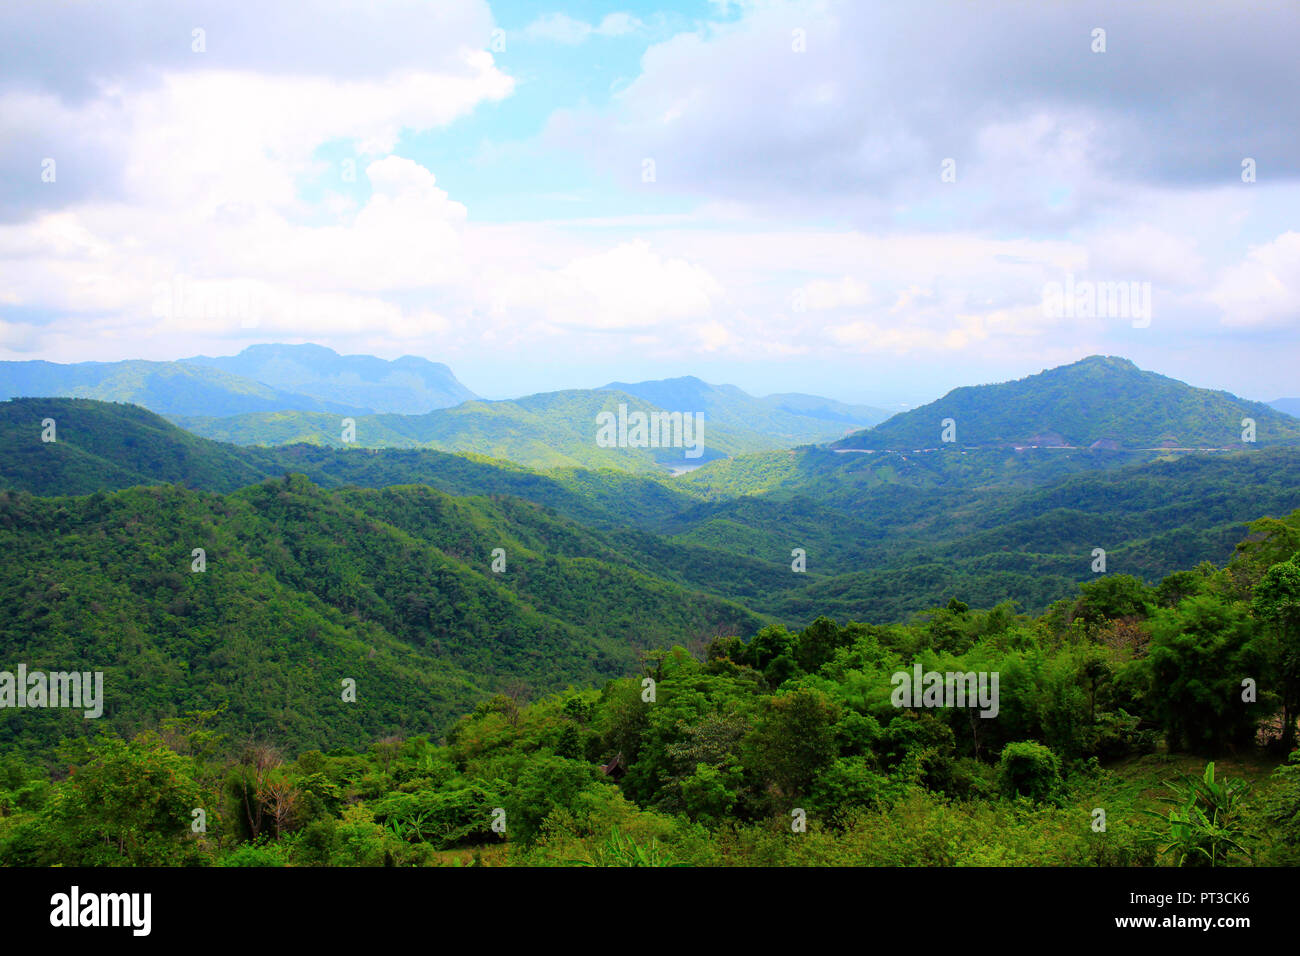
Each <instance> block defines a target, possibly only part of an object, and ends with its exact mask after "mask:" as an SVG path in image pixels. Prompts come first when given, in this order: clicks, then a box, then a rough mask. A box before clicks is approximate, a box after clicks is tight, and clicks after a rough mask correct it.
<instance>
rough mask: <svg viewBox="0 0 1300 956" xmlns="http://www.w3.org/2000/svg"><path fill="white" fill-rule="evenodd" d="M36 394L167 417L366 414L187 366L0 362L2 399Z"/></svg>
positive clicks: (329, 400) (327, 399) (226, 373)
mask: <svg viewBox="0 0 1300 956" xmlns="http://www.w3.org/2000/svg"><path fill="white" fill-rule="evenodd" d="M35 395H58V396H63V397H71V398H95V399H99V400H101V401H105V402H130V403H132V404H134V405H143V406H144V407H145V408H149V409H152V410H153V411H155V412H158V413H159V414H164V415H239V414H243V413H245V412H265V411H276V410H282V409H287V410H296V411H308V412H331V413H337V414H355V413H357V412H359V411H361V410H362V409H359V408H357V407H355V406H352V405H349V404H347V403H345V402H342V401H338V400H335V399H332V398H330V397H328V396H325V397H320V398H316V397H312V396H309V395H303V394H299V393H296V392H293V391H287V390H284V389H281V388H277V387H274V386H272V385H267V384H265V383H263V382H261V381H255V380H253V379H251V378H246V377H244V376H241V375H237V374H234V373H232V372H229V371H223V370H221V369H219V368H207V367H204V366H201V365H191V364H187V363H185V362H145V361H127V362H78V363H76V364H73V365H59V364H56V363H54V362H0V399H8V398H20V397H24V396H35Z"/></svg>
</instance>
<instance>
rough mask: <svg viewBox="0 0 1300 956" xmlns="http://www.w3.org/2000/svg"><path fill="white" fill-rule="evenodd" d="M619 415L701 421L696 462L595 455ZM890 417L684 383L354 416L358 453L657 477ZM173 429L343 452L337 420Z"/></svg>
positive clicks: (311, 417) (188, 422)
mask: <svg viewBox="0 0 1300 956" xmlns="http://www.w3.org/2000/svg"><path fill="white" fill-rule="evenodd" d="M625 389H626V390H625ZM621 405H623V406H626V408H627V411H628V413H629V415H630V414H631V413H634V412H641V413H643V414H646V415H650V414H653V413H654V412H658V411H666V412H669V413H675V412H681V413H683V414H686V415H695V414H697V413H698V414H701V415H703V421H704V428H703V437H704V442H703V448H702V449H701V453H700V455H699V456H688V455H686V454H685V448H684V447H671V448H634V447H615V448H608V447H601V446H600V445H598V444H597V442H596V432H597V424H596V416H597V415H598V414H600V413H601V412H611V413H614V414H617V413H618V409H619V407H620V406H621ZM886 414H887V413H885V412H883V411H880V410H879V409H872V408H867V407H866V406H859V405H845V404H843V403H840V402H835V401H832V400H830V399H826V398H818V397H816V396H812V395H772V396H768V397H767V398H754V397H753V396H751V395H748V394H746V393H745V392H743V391H741V390H740V389H738V388H736V387H734V386H731V385H709V384H708V383H706V382H703V381H701V380H700V379H698V378H693V377H687V378H679V379H667V380H664V381H660V382H641V383H639V384H636V385H628V386H624V387H620V386H619V385H618V383H613V384H610V385H607V386H605V387H604V388H600V389H567V390H564V391H558V392H542V393H539V394H537V395H526V396H524V397H523V398H518V399H513V400H510V401H496V402H490V401H482V400H478V401H467V402H464V403H462V404H460V405H457V406H455V407H454V408H445V409H437V410H434V411H432V412H429V413H427V414H424V415H367V416H360V417H356V444H357V445H359V446H361V447H364V448H432V449H438V450H441V451H450V452H470V453H474V454H480V455H487V456H490V457H492V458H500V459H505V460H508V461H512V462H515V463H517V464H520V465H524V466H526V467H529V468H563V467H584V468H618V469H621V470H623V471H631V472H661V471H663V470H665V469H677V468H690V467H693V466H698V465H702V464H704V463H705V462H708V461H712V460H714V459H717V458H723V457H727V456H731V455H738V454H743V453H745V452H753V451H764V450H770V449H777V448H788V447H791V446H793V445H803V444H812V443H816V442H824V441H828V440H830V439H832V438H836V437H839V436H840V435H843V434H844V433H845V432H847V431H849V430H850V429H852V428H853V427H854V426H855V425H861V424H864V423H868V422H871V421H880V420H882V419H883V418H884V417H885V416H886ZM172 419H173V421H175V422H176V423H177V424H179V425H181V426H182V427H184V428H186V429H189V430H190V431H193V432H195V433H196V434H199V435H203V436H205V437H208V438H213V439H217V440H219V441H225V442H231V443H234V444H240V445H283V444H289V443H293V442H308V443H311V444H321V445H332V446H341V445H342V444H343V441H342V428H341V420H340V417H339V416H338V415H327V414H309V413H302V412H262V413H253V414H248V415H239V416H228V417H217V416H172Z"/></svg>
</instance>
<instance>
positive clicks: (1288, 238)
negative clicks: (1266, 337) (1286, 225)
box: [1208, 232, 1300, 327]
mask: <svg viewBox="0 0 1300 956" xmlns="http://www.w3.org/2000/svg"><path fill="white" fill-rule="evenodd" d="M1208 298H1209V299H1210V301H1212V302H1213V303H1214V304H1215V305H1217V306H1219V308H1221V309H1222V310H1223V324H1224V325H1226V326H1235V327H1251V326H1263V327H1269V326H1283V325H1286V326H1292V327H1295V326H1300V232H1285V233H1283V234H1282V235H1280V236H1278V237H1277V238H1276V239H1274V240H1273V241H1272V242H1267V243H1264V244H1263V245H1260V246H1255V247H1253V248H1251V250H1250V252H1249V253H1248V254H1247V256H1246V258H1245V259H1244V260H1243V261H1242V262H1240V263H1238V264H1236V265H1234V266H1231V267H1229V268H1228V269H1225V270H1224V271H1223V273H1222V275H1221V276H1220V277H1219V281H1218V282H1217V283H1216V284H1215V286H1214V288H1213V289H1212V290H1211V291H1210V293H1209V295H1208Z"/></svg>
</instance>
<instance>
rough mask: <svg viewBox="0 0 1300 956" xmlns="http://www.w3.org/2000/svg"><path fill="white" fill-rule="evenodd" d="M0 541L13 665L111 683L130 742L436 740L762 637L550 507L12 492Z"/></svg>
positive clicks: (379, 498)
mask: <svg viewBox="0 0 1300 956" xmlns="http://www.w3.org/2000/svg"><path fill="white" fill-rule="evenodd" d="M0 542H2V546H3V550H4V553H5V554H6V555H19V554H21V555H22V556H23V559H22V560H21V561H4V562H0V607H3V608H4V609H5V614H4V615H3V620H2V621H0V648H3V651H4V655H5V659H6V660H11V661H23V662H26V663H27V665H28V667H29V668H31V669H41V668H45V669H50V670H67V669H72V668H75V669H80V670H102V671H103V672H104V673H105V694H106V710H105V713H106V715H107V716H108V718H109V720H110V722H111V723H112V725H113V726H116V727H119V728H121V729H124V730H130V729H131V728H133V727H137V726H143V725H156V723H157V721H158V720H159V719H161V718H163V717H166V716H170V715H176V714H179V713H182V712H184V711H186V710H194V709H212V708H217V707H225V708H226V716H225V717H224V718H223V724H222V729H223V730H225V731H227V732H230V733H234V734H238V735H240V736H251V737H256V736H258V735H267V734H271V733H274V734H275V736H276V737H277V739H281V740H291V741H293V744H294V745H295V746H302V747H322V748H325V747H330V746H339V745H342V744H356V743H358V742H361V741H364V740H367V739H372V738H373V736H375V735H384V734H388V733H414V732H441V730H443V729H445V727H446V723H447V720H448V718H449V717H450V716H451V715H452V714H454V713H458V712H460V711H462V710H465V709H467V708H468V707H470V706H472V705H473V704H474V703H475V702H476V701H477V700H479V699H481V698H482V697H483V696H484V695H485V694H486V693H488V692H490V691H491V690H493V689H494V688H496V689H500V688H510V687H517V688H523V689H526V691H527V692H528V693H529V694H537V693H544V692H546V691H549V690H554V689H559V688H562V687H563V686H564V685H566V684H567V683H569V682H572V681H586V680H593V679H597V678H599V677H602V676H614V675H616V674H620V673H626V672H627V671H628V670H629V669H630V668H632V667H633V666H635V662H636V659H637V654H638V653H639V652H640V651H642V650H645V649H649V648H655V647H666V646H668V645H671V644H675V643H676V644H684V645H688V646H702V644H703V643H704V642H707V641H708V640H710V639H712V638H713V637H714V636H716V635H717V634H743V633H748V632H750V631H752V630H754V629H756V628H757V627H761V626H762V624H763V619H762V618H760V617H758V616H756V615H754V614H752V613H751V612H749V611H747V610H745V609H744V608H742V607H740V606H739V605H737V604H734V603H732V602H730V601H726V600H723V599H720V598H717V597H713V596H710V595H706V594H703V593H700V592H699V591H697V590H694V589H690V588H686V587H684V586H682V585H680V584H676V583H674V582H670V581H665V580H663V579H660V578H656V577H654V576H653V575H651V574H648V573H646V572H644V571H640V570H638V569H636V568H634V567H632V566H630V565H629V564H628V563H626V562H625V561H623V560H622V559H621V558H620V556H619V555H618V554H617V553H616V552H615V551H613V550H611V549H609V548H607V547H605V546H604V545H603V544H602V542H601V540H600V539H599V538H598V537H594V536H592V535H591V534H590V533H589V532H587V531H585V530H584V529H582V528H581V527H579V526H576V525H574V524H573V523H571V522H568V521H566V520H565V519H562V518H559V517H558V516H555V515H553V514H548V513H547V512H546V510H545V509H542V508H540V507H539V506H537V505H533V504H530V503H527V502H522V501H519V500H517V499H509V500H489V499H483V498H452V497H450V496H447V495H444V494H442V493H440V492H437V491H434V490H432V489H429V488H425V487H405V488H403V487H393V488H386V489H384V490H382V491H375V490H361V489H352V490H338V491H326V490H324V489H321V488H319V487H317V486H315V485H312V484H311V483H310V482H308V481H307V480H306V479H305V478H304V477H302V476H285V477H284V478H280V479H272V480H269V481H267V482H264V483H260V484H256V485H252V486H250V487H248V488H245V489H243V490H241V491H239V492H235V493H233V494H229V495H224V496H222V495H215V494H211V493H207V492H198V491H190V490H186V489H183V488H179V487H176V486H170V487H167V486H163V487H146V488H132V489H127V490H125V491H120V492H111V493H107V494H105V493H102V492H100V493H96V494H94V495H90V496H85V497H76V498H69V497H60V498H35V497H32V496H31V495H28V494H25V493H22V492H0ZM497 548H500V549H503V552H502V553H503V557H504V561H505V565H504V567H503V568H502V569H501V570H500V571H499V572H496V571H494V570H493V568H492V561H493V551H494V549H497ZM194 549H203V551H204V552H205V554H204V560H205V566H204V567H203V569H202V570H196V569H195V565H194V561H195V557H194ZM345 678H352V679H353V680H355V681H356V682H357V694H358V696H357V703H356V704H355V705H349V704H348V703H345V702H344V701H343V700H342V699H341V696H340V688H341V686H342V684H341V681H342V680H343V679H345ZM76 716H77V718H78V719H77V720H75V721H74V720H73V719H72V718H71V717H70V716H69V715H68V714H66V713H63V712H59V711H45V712H39V713H37V714H36V715H35V717H33V716H32V715H31V714H19V713H18V712H16V711H14V710H12V709H10V710H6V711H4V712H3V714H0V738H3V739H4V740H6V741H8V742H10V743H12V742H14V741H18V742H25V743H33V742H43V743H44V744H52V743H53V742H54V741H55V740H57V738H58V736H59V735H60V734H61V733H69V734H74V735H80V734H83V733H85V732H86V731H85V723H84V722H82V721H80V715H79V714H78V715H76Z"/></svg>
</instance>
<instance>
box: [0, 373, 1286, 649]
mask: <svg viewBox="0 0 1300 956" xmlns="http://www.w3.org/2000/svg"><path fill="white" fill-rule="evenodd" d="M31 401H35V400H31ZM37 404H38V405H40V407H37V406H36V405H33V404H30V402H14V403H8V404H7V405H3V406H0V436H3V438H4V440H5V443H6V446H7V447H14V448H17V449H20V450H21V451H22V453H21V454H14V455H10V456H7V457H6V458H5V459H4V464H3V465H2V466H0V483H3V484H4V485H6V486H8V487H10V488H13V489H22V490H26V491H30V492H34V493H39V494H47V495H48V494H58V493H62V492H64V491H68V490H71V491H76V492H80V493H87V492H90V491H93V490H96V489H99V490H109V489H112V488H119V487H123V486H128V485H133V484H139V483H153V482H158V481H186V482H188V483H190V484H192V485H194V486H195V487H198V488H206V489H214V490H229V489H231V488H237V487H241V486H243V485H245V484H248V483H250V482H255V481H260V480H263V479H264V478H268V477H269V478H275V479H279V478H281V477H282V476H283V475H284V474H286V473H291V472H292V473H302V474H305V475H307V476H308V477H309V478H310V479H311V480H312V481H314V482H315V483H317V484H318V485H320V486H322V487H326V488H344V489H346V488H347V487H348V486H354V487H355V486H360V487H369V488H384V487H388V486H391V485H403V484H420V485H426V486H429V487H431V488H435V489H437V490H439V491H442V492H444V493H447V494H450V495H455V496H483V495H488V496H491V497H492V500H493V501H497V500H501V501H519V500H520V499H522V500H526V501H528V502H531V503H532V505H534V506H539V507H541V508H542V509H543V513H544V514H548V515H551V516H554V517H555V518H556V520H565V521H568V522H570V523H572V526H573V527H574V528H578V527H581V528H582V529H583V530H582V534H576V532H575V533H574V534H572V535H569V536H567V537H566V538H565V539H564V540H567V541H571V542H573V547H572V549H571V550H569V551H566V552H563V555H564V556H566V557H571V558H573V559H575V560H576V559H580V558H582V557H584V556H586V557H595V558H596V559H597V560H599V561H602V562H604V563H606V564H608V565H610V566H617V567H620V568H624V569H626V570H628V571H631V572H635V573H636V574H643V575H647V576H649V577H651V578H654V579H656V580H659V581H663V582H668V583H671V584H674V585H676V586H679V587H682V588H686V589H689V590H691V591H695V592H699V593H705V594H709V595H712V596H713V597H715V598H717V599H720V600H724V601H738V602H740V603H742V604H744V605H745V606H746V607H748V608H749V609H751V610H752V611H753V612H754V613H755V614H760V615H764V616H768V617H772V618H776V619H778V620H782V621H785V622H787V623H788V624H790V625H791V626H795V625H798V624H800V623H801V622H803V623H806V620H807V619H808V615H809V614H813V615H815V614H816V613H820V612H819V611H818V608H821V609H823V610H829V611H834V612H835V613H836V614H839V615H841V616H843V617H845V618H852V619H874V620H901V619H906V618H907V617H908V616H909V615H910V614H912V613H915V612H917V611H920V610H923V609H924V608H926V607H929V606H931V605H932V604H933V603H935V602H940V603H942V602H943V601H946V600H947V599H948V598H949V597H951V596H953V595H957V596H960V597H962V598H963V599H964V600H968V601H975V602H978V603H981V604H986V605H989V606H991V605H993V604H997V603H999V602H1001V601H1003V600H1007V599H1012V600H1016V601H1019V602H1020V603H1021V604H1022V605H1023V606H1024V607H1026V608H1028V609H1033V608H1041V607H1042V606H1043V604H1044V603H1045V602H1046V601H1048V600H1051V598H1052V595H1053V594H1054V593H1060V592H1061V591H1062V589H1065V590H1068V589H1069V588H1070V587H1073V586H1074V585H1075V584H1076V583H1078V582H1080V581H1085V580H1088V579H1089V578H1090V577H1091V575H1092V572H1091V570H1090V562H1091V558H1090V554H1091V551H1092V549H1093V548H1096V547H1102V548H1105V549H1106V551H1107V553H1108V554H1109V555H1110V560H1111V562H1112V568H1113V569H1115V570H1127V571H1129V572H1131V573H1134V574H1138V575H1140V576H1142V577H1145V578H1148V579H1155V578H1157V577H1159V576H1161V575H1164V574H1167V573H1169V572H1170V571H1172V570H1174V569H1176V568H1178V567H1188V566H1194V565H1195V564H1197V563H1199V562H1200V561H1202V560H1213V561H1220V562H1221V561H1223V560H1225V559H1226V557H1227V555H1228V552H1229V551H1230V549H1231V545H1232V543H1233V542H1234V541H1236V540H1238V539H1239V538H1240V536H1241V534H1242V529H1243V526H1244V523H1245V522H1246V521H1248V520H1251V519H1252V518H1254V517H1258V515H1259V514H1261V513H1274V514H1282V513H1288V512H1290V511H1291V510H1293V509H1295V508H1296V507H1297V506H1298V505H1300V477H1297V476H1300V449H1296V448H1293V447H1286V446H1280V447H1274V448H1257V449H1251V450H1249V451H1244V452H1236V453H1186V454H1171V453H1159V454H1153V453H1142V452H1136V451H1130V452H1109V451H1088V450H1081V449H1075V450H1069V449H1026V450H1023V451H1016V450H1013V449H999V448H988V449H969V450H963V449H955V448H948V449H945V450H943V451H940V452H934V453H930V454H919V455H918V454H912V453H907V454H903V453H893V452H880V453H876V454H871V455H864V454H839V453H836V452H834V451H832V450H830V449H826V448H816V447H812V448H803V449H798V450H796V451H793V452H779V453H767V454H763V455H754V456H742V457H740V458H737V459H734V460H727V461H718V462H715V463H713V464H710V465H708V466H706V467H704V468H701V469H699V470H697V471H695V472H693V473H691V474H689V475H684V476H681V477H679V478H676V479H668V478H665V477H662V476H648V475H647V476H641V475H635V474H629V473H627V472H623V471H618V470H614V469H600V470H590V469H580V468H564V469H556V470H553V471H550V472H547V473H539V472H534V471H530V470H528V469H524V468H522V467H520V466H518V465H514V464H511V463H508V462H502V461H493V460H490V459H486V458H481V457H477V456H471V455H451V454H447V453H443V452H436V451H428V450H370V449H357V448H348V449H332V448H327V447H323V446H310V445H292V446H284V447H277V448H240V447H236V446H230V445H223V444H221V443H216V442H209V441H205V440H203V439H198V438H195V437H194V436H192V435H188V434H186V433H185V432H183V431H181V430H180V429H178V428H176V427H175V426H173V425H170V424H169V423H167V422H166V421H165V420H162V419H160V418H159V417H158V416H155V415H152V414H151V413H148V412H144V411H143V410H140V409H130V408H128V407H126V406H111V405H102V404H100V403H94V402H84V401H77V400H71V399H63V400H59V399H45V400H39V402H38V403H37ZM46 414H49V415H52V416H54V417H56V419H57V420H58V421H59V422H60V426H59V427H60V432H59V437H60V441H59V443H58V445H57V446H50V445H42V444H41V443H39V441H38V438H39V422H40V417H42V416H44V415H46ZM15 436H16V437H15ZM17 439H20V440H21V441H22V442H23V443H25V444H24V445H21V446H20V445H17V444H16V440H17ZM154 446H157V447H154ZM145 451H147V452H148V454H144V452H145ZM63 456H68V459H67V462H65V459H64V457H63ZM69 462H70V463H69ZM155 462H157V463H159V465H158V467H159V468H160V469H164V466H165V469H169V470H160V472H159V473H157V474H155V473H153V472H151V471H150V470H149V468H151V467H153V464H152V463H155ZM383 520H385V521H387V522H389V523H394V524H400V522H398V521H397V520H396V518H395V517H394V516H392V515H388V516H386V517H385V518H384V519H383ZM408 530H409V533H412V534H417V535H419V534H423V532H421V531H420V530H419V529H418V528H410V529H408ZM497 546H498V545H496V544H491V543H490V541H488V540H487V539H484V540H482V541H480V542H479V543H478V544H477V545H476V548H477V551H476V552H475V553H482V552H484V551H485V550H486V551H488V552H490V550H491V548H493V547H497ZM558 547H559V545H558V544H552V545H551V546H550V548H551V549H554V548H558ZM796 548H801V549H803V550H804V552H805V554H806V560H807V570H806V571H805V572H803V573H796V572H793V571H792V570H791V564H792V555H791V552H792V550H794V549H796ZM465 553H466V554H470V552H469V551H466V552H465ZM548 553H549V550H548ZM562 590H563V589H562V588H559V587H558V586H557V591H556V593H557V594H558V593H560V592H561V591H562Z"/></svg>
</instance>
